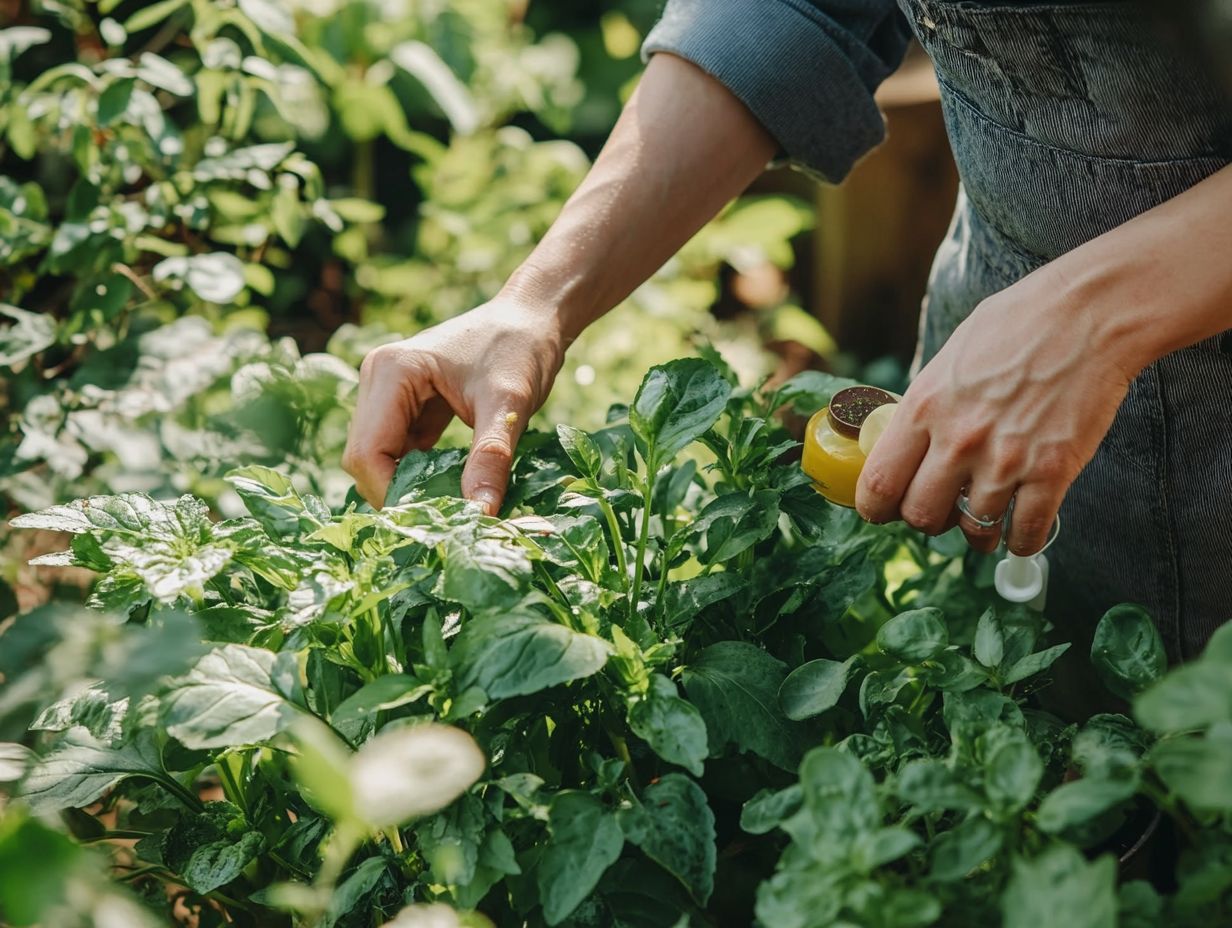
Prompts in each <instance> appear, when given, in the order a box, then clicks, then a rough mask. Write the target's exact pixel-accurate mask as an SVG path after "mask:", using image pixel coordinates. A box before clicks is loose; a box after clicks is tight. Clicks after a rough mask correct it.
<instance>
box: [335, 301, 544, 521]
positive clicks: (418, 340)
mask: <svg viewBox="0 0 1232 928" xmlns="http://www.w3.org/2000/svg"><path fill="white" fill-rule="evenodd" d="M563 358H564V339H563V337H562V336H561V334H560V331H559V328H558V327H557V325H556V324H555V317H554V315H553V314H552V313H551V312H549V311H541V310H539V309H538V308H536V307H534V306H530V305H527V304H526V303H523V302H521V301H518V300H515V299H509V298H497V299H495V300H493V301H492V302H490V303H485V304H484V305H482V306H480V307H478V308H476V309H473V310H471V311H470V312H468V313H465V314H463V315H461V316H457V317H455V318H453V319H450V320H448V321H446V322H442V323H441V324H439V325H436V326H433V327H432V328H430V329H425V330H424V331H423V332H420V333H419V334H418V335H415V336H413V337H411V338H408V339H404V340H403V341H400V342H393V343H392V344H389V345H382V346H381V347H379V348H376V349H374V350H373V351H372V352H370V353H369V354H368V356H367V357H365V358H364V362H363V364H362V365H361V366H360V369H359V402H358V405H357V408H356V410H355V418H354V419H353V420H352V422H351V429H350V433H349V435H348V436H347V445H346V450H345V452H344V453H343V456H342V466H343V467H344V468H345V469H346V471H347V473H349V474H350V475H351V476H352V477H354V478H355V483H356V486H357V488H358V489H359V492H360V495H362V496H363V497H364V499H366V500H367V501H368V502H369V503H371V504H372V505H373V506H374V507H376V508H378V509H379V508H380V507H381V506H382V505H383V504H384V502H385V491H386V490H387V489H388V487H389V482H390V479H391V478H392V477H393V474H394V469H395V468H396V467H397V464H398V460H399V459H400V458H401V457H402V456H403V455H404V454H406V453H407V452H408V451H410V450H412V449H418V450H426V449H428V448H431V447H432V446H433V445H434V444H436V442H437V440H438V439H439V438H440V437H441V433H442V432H443V431H444V430H445V427H446V426H447V425H448V424H449V422H450V420H452V419H453V417H454V416H458V418H460V419H461V420H462V421H463V422H465V423H466V424H467V425H469V426H471V427H472V428H473V429H474V430H475V437H474V441H473V443H472V445H471V453H470V456H469V457H468V458H467V462H466V469H465V470H464V471H463V474H462V494H463V495H464V496H465V497H466V498H467V499H472V500H476V501H478V502H481V503H483V505H484V506H485V507H486V508H487V510H488V512H489V513H491V514H492V515H495V514H496V512H497V510H499V509H500V505H501V501H502V500H503V499H504V497H505V490H506V488H507V487H508V485H509V470H510V467H511V466H512V464H513V450H514V448H515V447H516V446H517V442H518V439H519V438H520V437H521V435H522V432H523V431H524V430H525V429H526V422H527V419H529V418H530V416H531V415H532V414H534V412H535V411H536V410H537V409H538V408H539V407H540V406H542V405H543V401H544V399H546V398H547V395H548V391H549V390H551V388H552V381H553V380H555V378H556V374H557V373H558V372H559V370H560V365H561V362H562V360H563Z"/></svg>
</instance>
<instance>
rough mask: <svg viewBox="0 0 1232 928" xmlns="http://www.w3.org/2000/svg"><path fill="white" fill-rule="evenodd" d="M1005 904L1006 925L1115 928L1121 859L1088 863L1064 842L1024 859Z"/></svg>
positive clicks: (1007, 927) (1018, 927) (1020, 927)
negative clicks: (1118, 870) (1118, 860)
mask: <svg viewBox="0 0 1232 928" xmlns="http://www.w3.org/2000/svg"><path fill="white" fill-rule="evenodd" d="M1001 907H1002V913H1003V917H1004V922H1003V924H1004V928H1039V926H1040V925H1064V926H1065V928H1116V914H1117V901H1116V858H1114V857H1112V856H1111V855H1104V856H1103V857H1100V858H1099V859H1098V860H1094V861H1091V862H1090V863H1088V862H1087V861H1086V860H1085V859H1084V858H1083V856H1082V854H1081V852H1079V851H1078V850H1077V849H1076V848H1073V847H1070V846H1068V845H1059V846H1056V847H1052V848H1049V849H1048V850H1046V851H1044V853H1042V854H1041V855H1040V856H1039V857H1036V858H1035V859H1033V860H1021V859H1020V860H1018V861H1016V862H1015V863H1014V875H1013V877H1012V878H1011V879H1010V883H1009V886H1008V887H1007V888H1006V890H1005V895H1004V896H1003V897H1002V900H1001Z"/></svg>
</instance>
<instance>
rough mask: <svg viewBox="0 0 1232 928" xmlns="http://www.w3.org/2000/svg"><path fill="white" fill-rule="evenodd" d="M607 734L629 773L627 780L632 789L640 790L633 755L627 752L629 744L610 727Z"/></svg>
mask: <svg viewBox="0 0 1232 928" xmlns="http://www.w3.org/2000/svg"><path fill="white" fill-rule="evenodd" d="M607 736H608V738H609V740H611V742H612V747H614V748H615V749H616V756H617V757H619V758H620V759H621V760H622V761H624V765H625V769H626V770H627V771H628V773H629V782H630V783H632V784H633V789H634V790H635V791H637V792H641V787H640V786H638V780H637V768H636V767H634V766H633V756H632V755H631V754H630V753H629V745H628V744H627V743H626V742H625V739H624V738H623V737H621V736H620V735H618V734H616V733H615V732H614V731H612V730H611V729H608V733H607Z"/></svg>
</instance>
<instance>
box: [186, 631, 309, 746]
mask: <svg viewBox="0 0 1232 928" xmlns="http://www.w3.org/2000/svg"><path fill="white" fill-rule="evenodd" d="M302 703H303V696H302V694H301V692H300V682H299V665H298V662H297V660H296V656H295V654H294V653H292V652H290V651H283V652H282V653H280V654H274V653H273V652H271V651H266V650H263V649H261V648H250V647H247V646H246V645H241V644H226V645H223V646H222V647H220V648H216V649H214V650H213V651H211V652H210V653H209V654H207V655H206V656H205V657H203V658H202V659H201V660H200V661H198V662H197V665H196V666H195V667H194V668H193V669H192V670H191V671H189V672H188V673H187V674H186V675H185V676H183V677H182V678H180V679H179V680H177V681H176V682H175V683H174V685H173V686H172V688H171V689H170V691H169V692H168V693H167V695H166V696H164V697H163V699H162V720H163V724H164V725H166V726H167V731H168V732H169V733H170V734H171V735H172V737H174V738H177V739H179V740H180V741H181V742H183V743H184V744H185V745H187V746H188V747H190V748H229V747H238V746H241V745H245V744H260V743H262V742H264V741H268V740H269V739H270V738H272V737H274V736H275V735H277V734H279V733H280V732H284V731H286V730H287V729H288V728H290V726H291V725H292V723H294V721H295V720H296V719H297V718H299V717H300V715H301V713H302V711H303V710H302V709H301V708H300V705H302Z"/></svg>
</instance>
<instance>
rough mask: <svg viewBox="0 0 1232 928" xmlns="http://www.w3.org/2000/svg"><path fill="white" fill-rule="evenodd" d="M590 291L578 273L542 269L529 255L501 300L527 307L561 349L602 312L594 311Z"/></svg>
mask: <svg viewBox="0 0 1232 928" xmlns="http://www.w3.org/2000/svg"><path fill="white" fill-rule="evenodd" d="M593 289H594V288H593V287H592V286H590V285H589V284H588V282H587V281H586V280H585V279H584V276H583V275H582V274H580V273H576V272H571V271H568V270H559V269H555V268H551V269H549V268H544V267H542V266H540V265H538V264H536V263H535V261H534V256H533V255H532V256H531V257H530V258H528V259H527V260H526V261H525V262H523V263H522V265H521V266H520V267H519V268H518V269H517V270H516V271H514V272H513V273H512V274H511V275H510V276H509V279H508V280H507V281H506V282H505V285H504V286H503V287H502V288H501V292H500V295H499V298H500V299H503V300H509V301H511V302H514V303H517V304H519V305H521V306H524V307H527V308H528V309H530V310H531V311H533V312H534V313H535V314H536V315H537V316H539V317H542V318H543V319H544V320H545V321H546V322H548V323H549V325H550V327H551V330H552V331H553V333H554V334H555V335H556V336H557V337H558V338H559V340H560V343H561V345H562V348H564V347H568V346H569V345H571V344H572V343H573V342H574V341H575V340H576V339H577V337H578V336H579V335H581V334H582V331H583V330H584V329H585V328H586V326H588V325H590V323H591V322H593V321H594V320H595V319H596V318H597V317H598V316H600V315H602V310H597V309H596V300H595V298H594V295H593Z"/></svg>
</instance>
